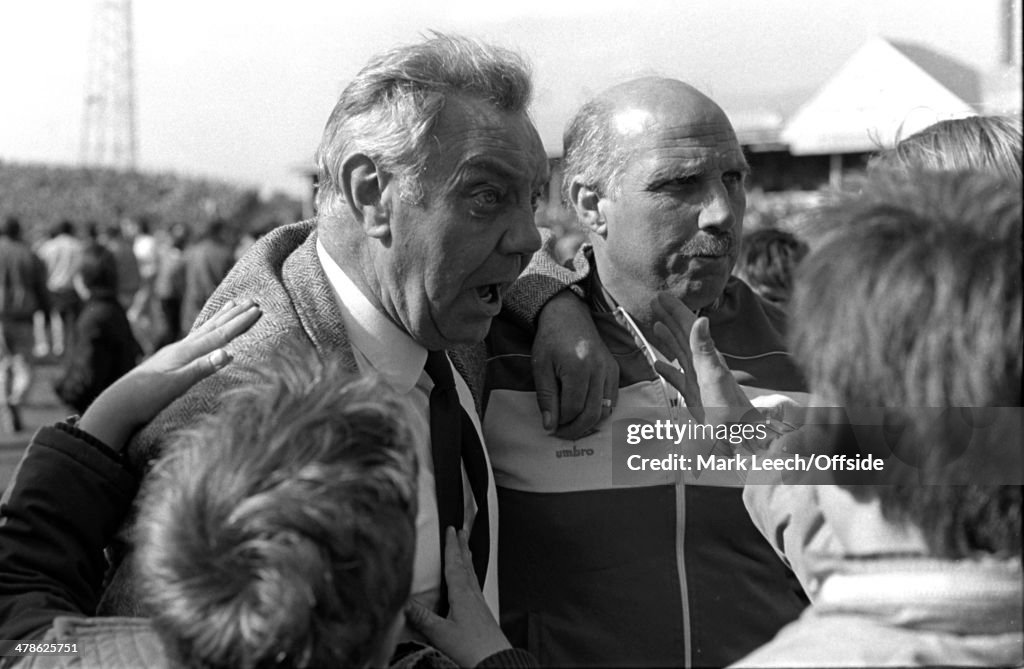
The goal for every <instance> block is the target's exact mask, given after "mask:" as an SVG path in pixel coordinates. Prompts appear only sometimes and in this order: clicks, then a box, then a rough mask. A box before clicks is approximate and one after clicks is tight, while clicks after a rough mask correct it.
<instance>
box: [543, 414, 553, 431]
mask: <svg viewBox="0 0 1024 669" xmlns="http://www.w3.org/2000/svg"><path fill="white" fill-rule="evenodd" d="M540 417H541V422H542V423H543V424H544V429H545V430H550V429H551V412H550V411H544V412H543V413H541V415H540Z"/></svg>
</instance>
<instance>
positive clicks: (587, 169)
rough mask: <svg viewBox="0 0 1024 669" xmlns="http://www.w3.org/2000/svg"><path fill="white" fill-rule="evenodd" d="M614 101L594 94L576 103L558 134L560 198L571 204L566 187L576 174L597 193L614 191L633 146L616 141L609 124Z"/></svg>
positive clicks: (606, 193)
mask: <svg viewBox="0 0 1024 669" xmlns="http://www.w3.org/2000/svg"><path fill="white" fill-rule="evenodd" d="M613 113H614V104H613V103H611V102H610V101H608V100H607V99H601V98H596V99H594V100H591V101H589V102H587V103H586V104H584V105H583V106H582V107H580V110H579V111H578V112H576V115H575V116H573V117H572V120H570V121H569V125H568V126H566V128H565V133H564V134H563V135H562V149H563V153H562V155H563V156H564V163H563V169H562V198H563V199H564V200H565V202H566V204H568V205H570V206H571V205H572V198H571V196H570V193H569V191H570V189H571V188H572V182H573V179H574V178H575V177H577V176H578V177H580V178H581V179H582V180H583V182H584V183H585V184H586V185H587V186H589V187H590V188H592V189H594V190H595V191H597V193H598V195H601V196H605V195H614V194H615V192H616V191H617V189H618V180H619V177H620V176H621V174H622V171H623V170H624V169H625V166H626V165H627V164H628V163H629V160H630V158H631V156H632V152H633V148H632V147H630V146H627V144H626V142H621V141H619V138H618V135H617V133H616V132H615V130H614V128H613V127H612V115H613Z"/></svg>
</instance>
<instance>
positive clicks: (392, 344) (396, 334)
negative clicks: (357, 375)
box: [316, 239, 427, 393]
mask: <svg viewBox="0 0 1024 669" xmlns="http://www.w3.org/2000/svg"><path fill="white" fill-rule="evenodd" d="M316 253H317V257H318V258H319V260H320V265H321V266H322V267H323V269H324V274H326V275H327V281H328V282H329V283H330V284H331V288H332V289H333V290H334V296H335V298H337V300H338V304H339V305H340V306H341V314H342V318H343V319H344V321H345V331H346V332H347V333H348V338H349V343H350V344H351V345H352V348H353V351H354V352H355V353H356V363H357V364H358V365H359V368H360V371H367V370H366V369H365V368H364V365H365V366H368V367H369V368H370V369H371V370H373V371H376V372H377V373H379V374H380V375H381V376H383V377H384V378H385V379H386V380H387V381H388V382H389V383H390V384H391V385H392V386H394V387H395V389H396V390H398V391H399V392H401V393H408V392H409V391H410V390H412V388H413V387H414V386H415V385H416V382H417V381H418V380H419V378H420V374H421V373H422V372H423V365H424V363H425V362H426V361H427V349H425V348H423V346H421V345H420V344H419V343H417V342H416V341H415V340H414V339H413V338H412V337H410V336H409V334H408V333H407V332H405V331H404V330H402V329H401V328H400V327H398V326H397V325H396V324H395V323H394V322H393V321H392V320H391V319H390V318H388V317H387V316H386V315H384V314H383V313H382V312H381V311H379V310H378V309H377V308H376V307H374V306H373V304H371V303H370V301H369V300H368V299H367V298H366V296H365V295H364V294H363V292H362V291H361V290H359V288H358V287H357V286H356V285H355V283H353V282H352V279H350V278H349V277H348V275H347V274H346V273H345V271H344V270H343V269H342V268H341V267H340V266H339V265H338V263H336V262H335V261H334V258H332V257H331V256H330V255H329V254H328V253H327V249H325V248H324V246H323V243H322V242H321V241H320V240H319V239H318V240H317V242H316Z"/></svg>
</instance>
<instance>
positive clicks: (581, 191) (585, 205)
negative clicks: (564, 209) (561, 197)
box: [569, 177, 608, 237]
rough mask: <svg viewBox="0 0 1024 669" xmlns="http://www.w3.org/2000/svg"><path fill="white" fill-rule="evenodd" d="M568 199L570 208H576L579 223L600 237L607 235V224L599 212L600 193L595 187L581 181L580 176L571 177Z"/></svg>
mask: <svg viewBox="0 0 1024 669" xmlns="http://www.w3.org/2000/svg"><path fill="white" fill-rule="evenodd" d="M569 200H570V201H571V203H572V208H573V209H575V210H576V219H577V220H578V221H579V222H580V223H582V224H583V225H585V226H586V227H587V229H588V230H590V231H591V232H593V233H595V234H597V235H600V236H601V237H605V236H607V234H608V224H607V223H606V222H605V219H604V214H602V213H601V207H600V202H601V195H600V194H599V193H598V192H597V189H596V188H594V187H593V186H588V185H587V184H585V183H583V180H582V179H580V177H573V180H572V184H571V185H570V186H569Z"/></svg>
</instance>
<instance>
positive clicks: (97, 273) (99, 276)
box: [78, 242, 117, 293]
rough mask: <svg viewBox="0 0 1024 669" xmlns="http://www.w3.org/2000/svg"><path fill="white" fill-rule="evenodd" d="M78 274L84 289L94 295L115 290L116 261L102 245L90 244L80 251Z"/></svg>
mask: <svg viewBox="0 0 1024 669" xmlns="http://www.w3.org/2000/svg"><path fill="white" fill-rule="evenodd" d="M78 274H79V276H81V277H82V283H83V284H85V287H86V288H88V289H89V290H90V291H92V292H94V293H95V292H99V291H107V292H114V291H116V290H117V261H116V260H115V259H114V254H113V253H111V252H110V251H109V250H107V248H106V247H104V246H103V245H102V244H99V243H97V242H92V243H90V244H88V245H87V246H86V247H85V248H84V249H83V250H82V258H81V261H80V263H79V266H78Z"/></svg>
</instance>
